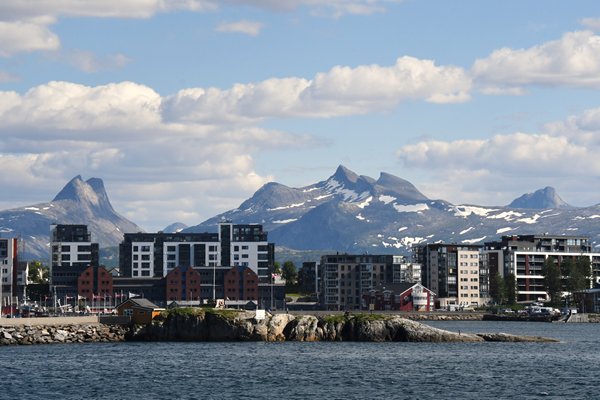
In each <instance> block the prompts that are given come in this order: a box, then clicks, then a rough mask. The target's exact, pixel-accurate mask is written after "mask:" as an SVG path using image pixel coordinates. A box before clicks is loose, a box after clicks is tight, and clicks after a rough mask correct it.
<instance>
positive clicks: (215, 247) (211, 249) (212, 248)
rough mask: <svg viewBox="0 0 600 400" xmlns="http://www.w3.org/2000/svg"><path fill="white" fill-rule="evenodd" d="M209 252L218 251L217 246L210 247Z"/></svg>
mask: <svg viewBox="0 0 600 400" xmlns="http://www.w3.org/2000/svg"><path fill="white" fill-rule="evenodd" d="M208 251H217V246H212V245H211V246H208Z"/></svg>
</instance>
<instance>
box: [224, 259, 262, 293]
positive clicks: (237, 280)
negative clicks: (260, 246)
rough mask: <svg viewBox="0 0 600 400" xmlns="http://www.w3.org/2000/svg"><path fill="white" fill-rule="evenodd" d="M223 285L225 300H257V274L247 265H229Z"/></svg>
mask: <svg viewBox="0 0 600 400" xmlns="http://www.w3.org/2000/svg"><path fill="white" fill-rule="evenodd" d="M224 287H225V300H258V297H259V293H258V276H257V275H256V274H255V273H254V271H252V270H251V269H250V268H249V267H242V266H235V267H231V269H230V270H229V271H227V273H226V274H225V281H224Z"/></svg>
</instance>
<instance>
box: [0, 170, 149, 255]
mask: <svg viewBox="0 0 600 400" xmlns="http://www.w3.org/2000/svg"><path fill="white" fill-rule="evenodd" d="M57 223H58V224H86V225H88V230H89V232H91V234H92V241H93V242H97V243H99V244H100V247H101V248H108V247H114V246H117V245H118V244H119V243H121V241H122V240H123V233H125V232H141V231H143V229H142V228H140V227H139V226H137V225H136V224H135V223H133V222H131V221H129V220H128V219H126V218H124V217H123V216H121V215H119V214H118V213H117V212H116V211H115V210H114V209H113V207H112V205H111V203H110V200H109V198H108V194H107V193H106V190H105V188H104V182H103V181H102V179H99V178H91V179H88V180H87V181H84V180H83V179H82V178H81V176H79V175H78V176H76V177H75V178H73V179H71V181H70V182H69V183H67V184H66V186H65V187H64V188H63V189H62V190H61V191H60V192H59V193H58V194H57V195H56V196H55V197H54V199H53V200H52V201H50V202H48V203H41V204H35V205H31V206H26V207H20V208H14V209H10V210H5V211H0V234H1V235H3V236H4V237H7V236H14V237H19V238H21V239H22V241H21V243H22V244H23V246H24V247H23V248H22V250H21V251H22V253H23V254H22V255H23V256H24V259H38V260H49V242H50V225H51V224H57Z"/></svg>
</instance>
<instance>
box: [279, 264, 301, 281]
mask: <svg viewBox="0 0 600 400" xmlns="http://www.w3.org/2000/svg"><path fill="white" fill-rule="evenodd" d="M281 271H282V272H281V276H282V278H283V279H285V284H286V285H294V284H295V283H296V279H297V278H298V270H297V269H296V265H295V264H294V262H293V261H286V262H284V263H283V268H282V270H281Z"/></svg>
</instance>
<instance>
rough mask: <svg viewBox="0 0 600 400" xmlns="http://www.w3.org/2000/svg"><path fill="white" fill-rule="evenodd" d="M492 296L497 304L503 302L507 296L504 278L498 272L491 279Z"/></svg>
mask: <svg viewBox="0 0 600 400" xmlns="http://www.w3.org/2000/svg"><path fill="white" fill-rule="evenodd" d="M490 297H491V298H492V301H493V302H494V303H496V304H503V302H504V299H505V298H506V290H505V285H504V279H502V277H501V276H500V274H496V275H494V276H492V278H491V279H490Z"/></svg>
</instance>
